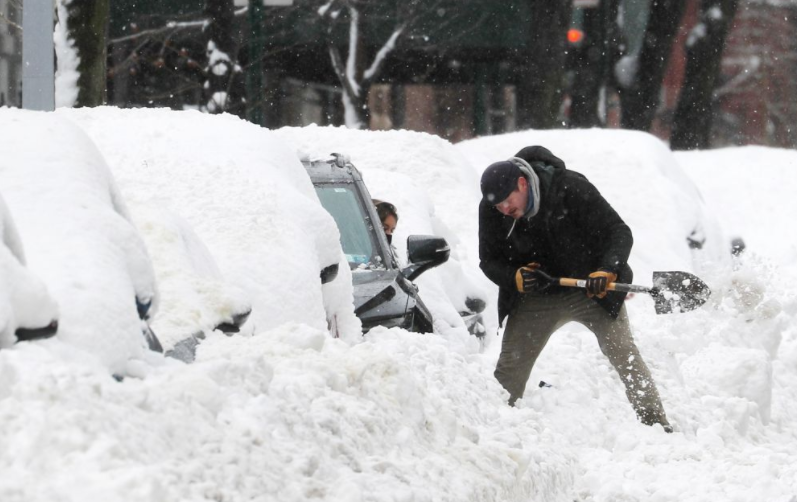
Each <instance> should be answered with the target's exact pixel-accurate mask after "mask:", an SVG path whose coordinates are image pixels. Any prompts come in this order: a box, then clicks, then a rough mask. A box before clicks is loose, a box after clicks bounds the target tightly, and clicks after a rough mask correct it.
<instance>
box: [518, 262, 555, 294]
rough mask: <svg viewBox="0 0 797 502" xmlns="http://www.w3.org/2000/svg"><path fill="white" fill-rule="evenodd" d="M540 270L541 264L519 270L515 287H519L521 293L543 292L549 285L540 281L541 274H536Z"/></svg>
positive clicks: (530, 265)
mask: <svg viewBox="0 0 797 502" xmlns="http://www.w3.org/2000/svg"><path fill="white" fill-rule="evenodd" d="M538 268H540V264H539V263H529V264H528V265H526V266H523V267H520V268H519V269H517V272H515V286H517V290H518V291H519V292H521V293H528V292H529V291H541V290H543V289H545V287H547V286H548V284H547V283H544V281H541V280H540V276H539V274H537V273H536V271H537V269H538Z"/></svg>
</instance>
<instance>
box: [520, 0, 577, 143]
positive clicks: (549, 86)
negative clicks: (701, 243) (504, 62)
mask: <svg viewBox="0 0 797 502" xmlns="http://www.w3.org/2000/svg"><path fill="white" fill-rule="evenodd" d="M531 3H532V5H533V6H532V9H531V10H532V12H533V13H534V14H533V15H534V17H535V19H533V20H530V21H529V26H530V27H531V28H530V31H531V40H530V44H529V48H528V53H527V54H525V55H524V57H522V58H521V60H522V61H523V64H522V66H521V69H520V72H519V79H518V82H517V127H518V128H519V129H530V128H534V129H551V128H554V127H557V126H558V125H559V121H558V120H559V107H560V105H561V103H562V91H561V89H562V81H563V79H564V65H565V44H566V42H567V27H568V24H569V22H570V14H571V11H572V1H569V0H568V1H557V2H551V1H550V0H531Z"/></svg>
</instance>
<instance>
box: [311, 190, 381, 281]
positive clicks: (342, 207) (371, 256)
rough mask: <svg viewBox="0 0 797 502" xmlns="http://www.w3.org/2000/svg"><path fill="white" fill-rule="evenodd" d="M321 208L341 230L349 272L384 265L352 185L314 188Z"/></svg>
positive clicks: (363, 209)
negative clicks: (322, 207)
mask: <svg viewBox="0 0 797 502" xmlns="http://www.w3.org/2000/svg"><path fill="white" fill-rule="evenodd" d="M315 190H316V193H317V194H318V198H319V199H320V200H321V205H322V206H324V209H326V210H327V212H329V214H331V215H332V217H333V218H334V219H335V223H337V225H338V230H339V231H340V244H341V247H343V253H345V255H346V259H347V260H348V262H349V266H350V267H351V268H352V269H356V268H376V267H382V266H384V265H383V264H382V258H381V256H380V255H379V252H378V251H377V247H376V244H375V243H374V233H373V231H372V228H371V225H370V223H369V222H368V216H367V213H366V211H365V208H364V207H363V205H362V203H361V201H360V198H359V197H358V196H357V193H356V192H355V188H354V186H353V185H349V184H323V185H316V187H315Z"/></svg>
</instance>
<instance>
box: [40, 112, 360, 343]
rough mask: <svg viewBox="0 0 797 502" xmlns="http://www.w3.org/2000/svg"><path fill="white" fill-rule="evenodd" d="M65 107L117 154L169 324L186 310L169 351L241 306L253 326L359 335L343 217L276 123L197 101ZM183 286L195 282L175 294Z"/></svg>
mask: <svg viewBox="0 0 797 502" xmlns="http://www.w3.org/2000/svg"><path fill="white" fill-rule="evenodd" d="M56 115H60V116H63V117H68V118H69V119H70V120H72V121H74V122H75V123H77V124H78V125H80V126H81V127H82V128H83V130H84V131H86V133H87V134H88V135H89V136H90V137H91V138H92V140H93V141H94V142H95V144H97V146H98V148H99V149H100V151H101V152H102V153H103V155H104V156H105V158H106V159H108V164H109V166H110V168H111V170H112V171H113V173H114V176H115V178H116V180H117V181H118V183H119V187H120V190H121V192H122V194H123V195H124V197H125V200H126V201H128V203H129V204H130V207H131V211H135V215H134V218H135V220H136V221H138V222H139V225H140V227H141V231H142V234H144V235H145V236H146V240H147V243H148V244H149V245H150V246H151V247H152V250H153V252H152V254H153V260H154V261H155V262H156V271H157V273H158V279H159V283H162V284H163V288H164V291H163V295H164V296H165V295H166V294H167V293H168V294H169V295H170V299H169V300H166V299H164V300H163V302H162V303H163V308H164V309H167V310H166V311H165V312H166V314H165V318H169V319H172V321H166V320H165V319H164V323H166V322H168V323H172V322H178V320H179V319H182V320H181V321H179V324H181V325H182V328H183V329H182V330H181V331H179V333H178V330H176V329H173V328H176V327H179V326H177V325H172V326H169V327H168V328H163V329H166V330H167V331H169V333H171V334H169V335H168V336H167V334H166V333H164V339H167V338H168V340H167V341H165V342H164V343H165V348H166V350H167V351H169V350H173V349H174V348H175V347H176V346H177V344H179V343H180V342H181V341H182V340H187V341H186V343H187V344H195V341H196V340H192V339H191V337H192V336H195V335H198V334H199V333H198V332H195V331H194V330H196V329H199V330H200V331H201V332H202V334H204V335H206V336H207V335H209V334H210V333H212V332H214V328H216V327H218V325H217V323H218V322H220V321H223V320H224V319H230V320H231V321H233V322H235V321H234V319H235V318H236V316H239V315H240V314H243V313H244V310H245V309H243V307H247V308H251V313H250V314H249V316H248V319H247V320H246V323H245V324H243V325H242V326H239V328H240V329H241V331H243V332H245V333H246V334H260V333H262V332H266V331H269V330H271V329H274V328H276V327H278V326H280V325H283V324H285V323H302V324H307V325H310V326H313V327H315V328H318V329H323V330H329V332H330V333H331V334H332V335H333V336H339V337H347V336H349V334H351V337H352V339H357V338H358V337H359V333H360V323H359V320H358V319H357V317H356V316H355V315H354V308H353V305H352V293H351V292H352V285H351V274H350V272H349V268H348V267H347V266H345V261H344V258H343V253H342V251H341V248H340V239H339V234H338V230H337V227H336V226H335V222H334V221H333V220H332V217H331V216H330V215H329V214H328V213H327V212H326V211H325V210H324V209H323V208H322V207H321V205H320V204H319V202H318V198H317V197H316V195H315V192H314V190H313V186H312V184H311V183H310V180H309V179H308V177H307V174H306V172H305V170H304V169H303V167H302V164H301V162H300V161H299V159H298V158H297V157H296V155H295V153H294V152H293V151H291V150H289V149H288V148H286V147H285V146H284V144H283V142H282V141H280V140H279V139H278V138H276V137H275V136H274V135H273V133H272V132H271V131H269V130H267V129H264V128H261V127H258V126H256V125H254V124H252V123H250V122H246V121H244V120H241V119H238V118H237V117H233V116H230V115H208V114H202V113H199V112H194V111H181V112H178V111H173V110H161V109H137V110H121V109H115V108H92V109H89V108H82V109H59V110H57V111H56ZM145 212H146V214H145ZM148 222H149V223H148ZM308 229H310V230H308ZM164 231H165V234H164V233H163V232H164ZM186 236H188V240H189V241H190V242H186V241H185V239H186ZM171 239H176V240H177V242H176V243H175V242H169V240H171ZM200 242H201V243H202V244H201V245H200ZM156 248H157V249H158V251H157V253H156V252H155V249H156ZM197 259H199V261H201V262H202V263H201V264H198V263H197ZM210 263H213V264H214V265H213V266H212V267H210V265H209V264H210ZM341 264H343V266H340V265H341ZM208 269H214V270H213V271H211V272H209V273H206V272H208ZM336 269H337V270H338V274H337V278H335V277H334V276H335V274H334V270H336ZM200 271H202V272H201V273H199V272H200ZM172 274H173V275H179V276H181V277H171V275H172ZM324 281H326V282H324ZM211 284H216V285H223V287H222V288H220V289H214V288H212V287H210V285H211ZM185 288H189V289H193V292H192V293H190V294H189V295H188V296H186V297H182V298H175V297H174V295H180V291H181V290H184V289H185ZM203 288H206V289H203ZM215 293H219V294H218V295H217V294H215ZM183 300H185V302H184V301H183ZM192 315H193V316H195V318H193V319H192V318H191V316H192ZM242 320H243V319H242V318H240V317H239V318H238V323H239V324H240V321H242ZM156 322H160V321H156ZM199 338H201V337H199ZM178 350H179V347H178ZM198 350H199V351H201V345H200V346H199V348H198Z"/></svg>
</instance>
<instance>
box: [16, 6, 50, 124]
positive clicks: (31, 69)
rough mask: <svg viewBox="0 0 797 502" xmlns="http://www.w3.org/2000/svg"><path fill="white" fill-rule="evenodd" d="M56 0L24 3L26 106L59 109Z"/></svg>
mask: <svg viewBox="0 0 797 502" xmlns="http://www.w3.org/2000/svg"><path fill="white" fill-rule="evenodd" d="M53 10H54V9H53V2H52V0H24V1H23V2H22V108H25V109H28V110H41V111H48V112H50V111H53V110H54V109H55V66H54V65H55V56H54V48H53Z"/></svg>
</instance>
